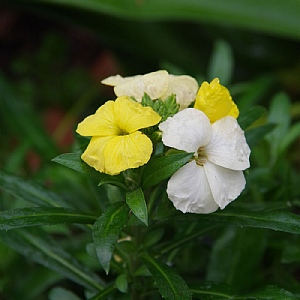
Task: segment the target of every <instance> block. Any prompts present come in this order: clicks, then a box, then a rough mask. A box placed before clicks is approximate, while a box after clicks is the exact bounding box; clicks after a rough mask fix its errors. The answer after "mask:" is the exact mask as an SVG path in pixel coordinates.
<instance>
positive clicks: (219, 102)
mask: <svg viewBox="0 0 300 300" xmlns="http://www.w3.org/2000/svg"><path fill="white" fill-rule="evenodd" d="M194 107H195V108H197V109H199V110H201V111H203V112H204V113H205V114H206V115H207V116H208V118H209V119H210V122H211V123H213V122H215V121H217V120H219V119H221V118H223V117H225V116H228V115H230V116H233V117H235V118H237V117H238V115H239V110H238V108H237V106H236V105H235V103H234V102H233V101H232V98H231V96H230V93H229V91H228V89H227V88H226V87H224V86H223V85H221V84H220V83H219V79H218V78H215V79H214V80H212V81H211V83H210V84H209V83H208V82H206V81H204V82H203V83H202V85H201V87H200V89H199V91H198V94H197V96H196V102H195V105H194Z"/></svg>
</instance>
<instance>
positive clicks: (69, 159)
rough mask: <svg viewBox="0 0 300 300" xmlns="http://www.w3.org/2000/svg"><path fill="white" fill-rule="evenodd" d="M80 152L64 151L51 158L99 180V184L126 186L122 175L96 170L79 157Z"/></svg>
mask: <svg viewBox="0 0 300 300" xmlns="http://www.w3.org/2000/svg"><path fill="white" fill-rule="evenodd" d="M81 154H82V151H77V152H75V153H65V154H61V155H59V156H57V157H55V158H53V159H52V161H53V162H56V163H58V164H60V165H63V166H65V167H67V168H70V169H72V170H75V171H77V172H79V173H81V174H84V175H86V176H89V177H91V178H93V179H95V180H97V181H100V184H99V185H102V184H105V183H112V184H114V185H119V186H121V187H122V188H124V187H125V186H126V185H125V182H124V177H123V176H122V175H116V176H110V175H108V174H105V173H101V172H98V171H96V170H95V169H93V168H91V167H90V166H89V165H87V164H86V163H85V162H84V161H83V160H82V159H81Z"/></svg>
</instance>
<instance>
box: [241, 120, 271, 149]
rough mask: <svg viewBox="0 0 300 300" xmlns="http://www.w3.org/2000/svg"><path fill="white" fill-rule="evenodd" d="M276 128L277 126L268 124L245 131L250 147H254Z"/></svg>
mask: <svg viewBox="0 0 300 300" xmlns="http://www.w3.org/2000/svg"><path fill="white" fill-rule="evenodd" d="M275 127H276V125H275V124H266V125H263V126H259V127H254V128H252V129H250V130H247V131H245V136H246V140H247V143H248V145H249V147H250V148H252V147H254V146H255V145H256V144H257V143H258V142H260V141H261V139H262V138H263V137H264V136H265V135H266V134H267V133H269V132H271V131H272V130H273V129H274V128H275Z"/></svg>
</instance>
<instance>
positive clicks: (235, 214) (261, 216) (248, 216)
mask: <svg viewBox="0 0 300 300" xmlns="http://www.w3.org/2000/svg"><path fill="white" fill-rule="evenodd" d="M173 220H174V221H176V222H178V221H180V220H183V221H195V222H198V221H200V220H202V221H207V222H209V224H212V223H214V224H229V225H237V226H243V227H244V226H245V227H246V226H247V227H257V228H268V229H272V230H277V231H283V232H289V233H295V234H300V216H299V215H295V214H292V213H289V212H283V211H269V212H250V211H244V210H241V209H233V208H230V209H229V208H228V209H225V210H224V211H218V212H215V213H213V214H209V215H192V214H191V215H188V216H187V215H184V216H180V217H175V218H174V219H173Z"/></svg>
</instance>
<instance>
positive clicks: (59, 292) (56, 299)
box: [49, 287, 80, 300]
mask: <svg viewBox="0 0 300 300" xmlns="http://www.w3.org/2000/svg"><path fill="white" fill-rule="evenodd" d="M62 299H64V300H80V298H79V297H77V296H76V295H75V294H74V293H72V292H71V291H68V290H67V289H64V288H61V287H55V288H53V289H52V290H51V291H50V292H49V300H62Z"/></svg>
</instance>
